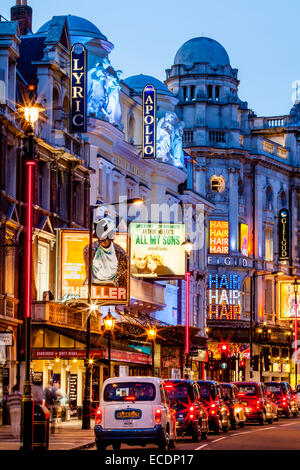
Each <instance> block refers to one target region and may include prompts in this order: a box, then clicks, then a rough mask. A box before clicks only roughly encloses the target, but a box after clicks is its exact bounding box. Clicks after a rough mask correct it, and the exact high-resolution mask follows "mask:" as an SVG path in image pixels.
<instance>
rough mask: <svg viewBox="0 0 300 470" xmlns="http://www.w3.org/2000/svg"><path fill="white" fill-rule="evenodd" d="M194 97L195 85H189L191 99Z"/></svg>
mask: <svg viewBox="0 0 300 470" xmlns="http://www.w3.org/2000/svg"><path fill="white" fill-rule="evenodd" d="M195 99H196V93H195V86H194V85H192V86H191V100H193V101H195Z"/></svg>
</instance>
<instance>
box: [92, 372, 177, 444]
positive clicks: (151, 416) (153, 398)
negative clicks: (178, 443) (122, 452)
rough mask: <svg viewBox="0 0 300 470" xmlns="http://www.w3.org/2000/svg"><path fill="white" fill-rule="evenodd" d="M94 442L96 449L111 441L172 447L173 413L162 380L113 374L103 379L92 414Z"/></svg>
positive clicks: (173, 436) (174, 425)
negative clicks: (113, 375)
mask: <svg viewBox="0 0 300 470" xmlns="http://www.w3.org/2000/svg"><path fill="white" fill-rule="evenodd" d="M94 432H95V442H96V448H97V450H98V451H99V452H104V451H105V450H106V448H107V447H108V446H109V445H110V444H111V445H112V446H113V449H114V450H119V449H120V448H121V445H122V444H123V443H125V444H128V445H141V446H143V447H144V446H145V445H146V444H149V443H154V444H155V445H157V446H158V447H159V449H160V450H165V449H166V448H169V449H171V448H174V446H175V440H176V423H175V414H174V413H173V412H172V410H171V408H170V406H169V400H168V398H167V396H166V393H165V388H164V383H163V380H162V379H160V378H158V377H132V376H127V377H114V378H110V379H107V380H105V381H104V383H103V387H102V392H101V397H100V404H99V408H98V409H97V411H96V414H95V426H94Z"/></svg>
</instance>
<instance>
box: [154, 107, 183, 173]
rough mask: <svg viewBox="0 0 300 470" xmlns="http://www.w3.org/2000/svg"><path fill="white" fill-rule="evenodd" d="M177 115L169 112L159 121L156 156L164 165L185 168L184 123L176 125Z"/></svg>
mask: <svg viewBox="0 0 300 470" xmlns="http://www.w3.org/2000/svg"><path fill="white" fill-rule="evenodd" d="M177 119H178V118H177V116H176V114H175V113H173V112H170V111H167V112H166V113H165V114H164V116H163V117H162V118H161V119H160V120H159V121H158V124H157V129H156V136H157V137H156V156H157V159H158V160H161V161H162V162H164V163H171V164H172V165H175V166H178V167H184V155H183V150H182V135H183V127H184V122H183V121H179V122H177V124H175V123H176V120H177Z"/></svg>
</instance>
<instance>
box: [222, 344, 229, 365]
mask: <svg viewBox="0 0 300 470" xmlns="http://www.w3.org/2000/svg"><path fill="white" fill-rule="evenodd" d="M227 358H228V346H227V344H224V343H223V344H222V345H221V362H227Z"/></svg>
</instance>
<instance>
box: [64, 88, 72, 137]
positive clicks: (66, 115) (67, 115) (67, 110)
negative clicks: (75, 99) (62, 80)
mask: <svg viewBox="0 0 300 470" xmlns="http://www.w3.org/2000/svg"><path fill="white" fill-rule="evenodd" d="M63 111H64V115H63V128H64V129H65V130H66V131H67V132H68V130H69V118H70V101H69V98H68V97H67V96H65V97H64V102H63Z"/></svg>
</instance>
